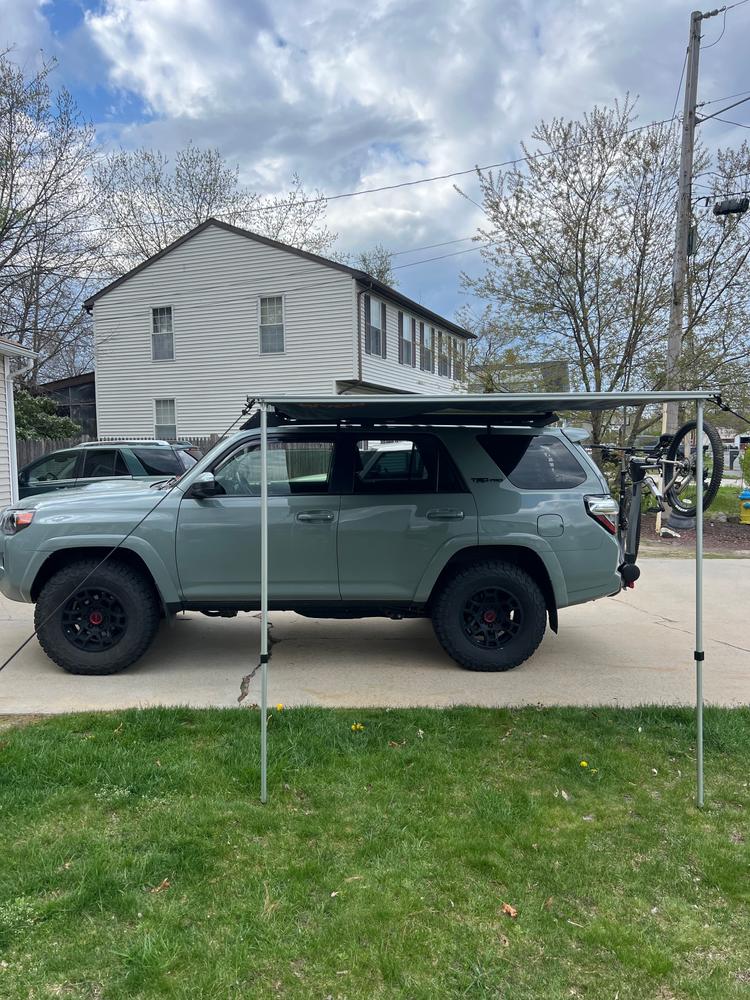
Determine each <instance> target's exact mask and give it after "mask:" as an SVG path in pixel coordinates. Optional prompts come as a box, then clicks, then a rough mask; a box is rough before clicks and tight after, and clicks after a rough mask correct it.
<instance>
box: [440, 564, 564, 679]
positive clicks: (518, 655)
mask: <svg viewBox="0 0 750 1000" xmlns="http://www.w3.org/2000/svg"><path fill="white" fill-rule="evenodd" d="M432 624H433V627H434V629H435V635H436V636H437V638H438V640H439V642H440V644H441V646H442V647H443V649H444V650H445V651H446V653H448V655H449V656H451V657H452V658H453V659H454V660H455V661H456V663H458V664H459V665H460V666H462V667H465V668H466V669H467V670H483V671H486V672H497V671H501V670H511V669H512V668H513V667H517V666H518V665H519V664H520V663H523V662H524V660H527V659H528V658H529V657H530V656H531V654H532V653H533V652H534V650H535V649H536V648H537V646H538V645H539V643H540V642H541V641H542V637H543V636H544V630H545V627H546V624H547V607H546V604H545V601H544V596H543V594H542V591H541V590H540V588H539V587H538V585H537V584H536V583H535V582H534V580H533V579H532V577H531V576H529V574H528V573H527V572H525V570H522V569H519V567H518V566H514V565H512V564H511V563H506V562H502V561H500V560H497V561H495V560H488V561H487V562H481V563H475V564H474V565H472V566H468V567H467V568H466V569H462V570H459V571H458V572H457V573H456V574H455V575H454V576H452V577H451V578H450V579H449V580H448V582H447V583H446V584H445V586H444V587H443V588H442V589H441V591H440V593H439V594H438V596H437V598H436V600H435V601H434V603H433V607H432Z"/></svg>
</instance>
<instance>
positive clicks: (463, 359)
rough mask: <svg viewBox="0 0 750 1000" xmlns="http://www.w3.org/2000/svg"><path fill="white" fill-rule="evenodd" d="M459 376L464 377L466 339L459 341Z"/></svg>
mask: <svg viewBox="0 0 750 1000" xmlns="http://www.w3.org/2000/svg"><path fill="white" fill-rule="evenodd" d="M461 378H466V341H465V340H462V341H461Z"/></svg>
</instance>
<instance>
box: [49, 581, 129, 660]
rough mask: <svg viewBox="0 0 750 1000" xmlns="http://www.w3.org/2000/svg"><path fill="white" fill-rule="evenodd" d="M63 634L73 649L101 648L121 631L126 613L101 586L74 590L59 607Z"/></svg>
mask: <svg viewBox="0 0 750 1000" xmlns="http://www.w3.org/2000/svg"><path fill="white" fill-rule="evenodd" d="M61 624H62V630H63V635H64V636H65V638H66V639H67V640H68V642H70V643H72V644H73V645H74V646H75V647H76V649H82V650H85V651H86V652H103V651H104V650H106V649H111V648H112V647H113V646H116V645H117V643H118V642H119V641H120V639H122V637H123V636H124V635H125V631H126V629H127V627H128V616H127V613H126V611H125V609H124V608H123V606H122V604H121V603H120V601H119V599H118V598H117V597H116V596H115V594H113V593H111V592H110V591H108V590H104V589H103V588H102V587H87V588H83V589H81V590H79V591H77V592H76V593H75V594H74V595H73V596H72V597H71V598H70V600H69V601H68V602H67V603H66V604H65V605H64V607H63V609H62V620H61Z"/></svg>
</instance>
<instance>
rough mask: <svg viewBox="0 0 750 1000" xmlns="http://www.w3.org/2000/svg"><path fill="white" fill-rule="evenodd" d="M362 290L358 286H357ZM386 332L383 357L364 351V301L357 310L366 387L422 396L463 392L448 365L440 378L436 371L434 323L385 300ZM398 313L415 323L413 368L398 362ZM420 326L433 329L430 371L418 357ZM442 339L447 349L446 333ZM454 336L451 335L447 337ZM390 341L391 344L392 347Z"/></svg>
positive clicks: (436, 331) (460, 383) (363, 377)
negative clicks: (414, 364) (416, 393)
mask: <svg viewBox="0 0 750 1000" xmlns="http://www.w3.org/2000/svg"><path fill="white" fill-rule="evenodd" d="M360 287H361V286H360ZM365 298H366V295H362V296H361V299H363V300H364V299H365ZM386 310H387V315H386V329H387V337H388V338H389V342H388V351H387V356H386V357H385V358H383V357H379V356H377V355H371V354H368V353H367V351H366V350H365V309H364V302H363V303H362V305H361V307H360V322H361V338H362V341H361V343H362V350H361V358H360V361H361V365H362V381H363V382H365V383H367V384H368V385H369V386H373V387H379V388H380V389H382V390H385V391H388V390H396V391H398V392H425V393H449V392H465V391H466V386H465V384H463V382H461V381H460V380H458V378H457V377H456V378H454V377H453V372H452V369H451V368H450V366H449V365H448V364H447V359H446V365H445V372H446V373H445V374H444V375H439V374H438V370H437V342H438V331H439V328H438V327H437V326H435V322H434V320H433V321H430V320H428V319H427V318H426V317H425V316H424V315H422V316H420V314H419V312H418V311H417V310H414V312H412V313H407V312H406V310H405V309H404V308H403V307H402V306H401V305H399V304H398V303H396V302H391V301H386ZM399 312H402V313H404V317H406V316H407V315H409V316H411V317H413V318H414V319H415V320H416V324H417V339H416V343H415V350H416V366H415V367H412V366H410V365H405V364H400V363H399V359H398V351H397V343H396V338H397V336H398V328H399V327H398V314H399ZM420 323H424V327H425V334H426V331H427V330H428V329H433V330H434V333H433V338H434V339H433V343H434V345H435V347H434V348H433V366H434V367H433V370H432V371H429V370H423V369H422V366H421V357H420V346H419V345H420ZM440 332H441V334H442V339H443V343H444V347H445V348H447V345H448V336H449V335H448V334H447V333H446V332H445V331H443V330H441V331H440ZM450 336H453V334H450ZM391 340H392V344H391ZM456 340H463V338H459V337H456ZM391 347H392V349H391Z"/></svg>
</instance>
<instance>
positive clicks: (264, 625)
mask: <svg viewBox="0 0 750 1000" xmlns="http://www.w3.org/2000/svg"><path fill="white" fill-rule="evenodd" d="M267 770H268V405H267V404H266V403H260V801H261V802H263V803H264V804H265V803H266V802H267V801H268V779H267Z"/></svg>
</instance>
